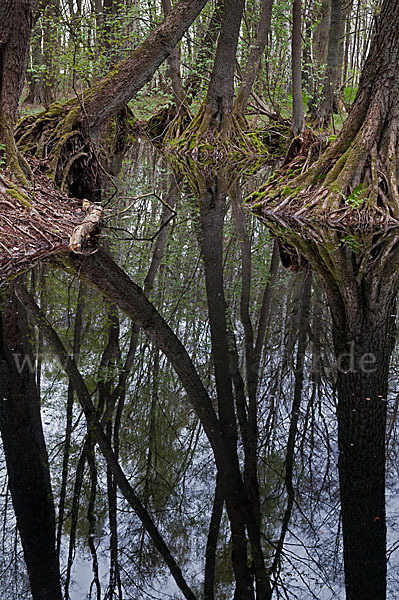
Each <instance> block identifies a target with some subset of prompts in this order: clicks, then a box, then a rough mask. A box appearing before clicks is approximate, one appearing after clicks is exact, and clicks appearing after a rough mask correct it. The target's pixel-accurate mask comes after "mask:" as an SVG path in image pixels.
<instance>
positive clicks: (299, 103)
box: [291, 0, 305, 138]
mask: <svg viewBox="0 0 399 600" xmlns="http://www.w3.org/2000/svg"><path fill="white" fill-rule="evenodd" d="M301 24H302V2H301V0H294V4H293V8H292V123H291V135H292V137H294V138H295V137H297V136H298V135H299V134H300V133H302V131H303V130H304V129H305V115H304V110H303V97H302V36H301Z"/></svg>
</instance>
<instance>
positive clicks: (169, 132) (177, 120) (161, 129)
mask: <svg viewBox="0 0 399 600" xmlns="http://www.w3.org/2000/svg"><path fill="white" fill-rule="evenodd" d="M191 120H192V116H191V113H190V111H189V110H188V108H186V107H185V105H182V106H181V107H180V109H179V111H178V112H176V106H175V105H174V104H173V105H171V106H168V107H166V108H163V109H161V110H160V111H159V112H158V113H157V114H155V115H154V116H153V117H151V118H150V119H149V121H148V122H147V124H146V127H145V131H146V133H147V135H148V136H149V138H150V140H151V141H152V143H153V144H155V145H156V146H161V145H164V144H165V145H168V144H169V143H171V142H173V141H174V140H176V139H179V138H180V136H181V135H182V134H183V132H184V131H185V130H186V128H187V127H188V125H189V124H190V122H191Z"/></svg>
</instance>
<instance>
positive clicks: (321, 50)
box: [308, 0, 331, 117]
mask: <svg viewBox="0 0 399 600" xmlns="http://www.w3.org/2000/svg"><path fill="white" fill-rule="evenodd" d="M315 12H316V14H315V18H316V20H318V24H317V26H316V28H315V30H314V33H313V40H312V71H313V89H312V93H311V95H310V97H309V104H308V106H309V111H310V113H311V115H312V117H314V116H316V111H317V109H318V107H319V104H320V97H319V95H320V94H319V84H320V77H321V72H322V71H324V69H325V65H326V64H327V50H328V34H329V31H330V24H331V0H322V2H321V4H320V6H319V7H318V10H316V11H315Z"/></svg>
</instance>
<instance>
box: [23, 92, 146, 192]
mask: <svg viewBox="0 0 399 600" xmlns="http://www.w3.org/2000/svg"><path fill="white" fill-rule="evenodd" d="M82 111H83V114H84V108H82V107H81V106H80V104H79V102H78V100H77V99H73V100H69V101H68V102H66V103H64V104H61V103H59V102H54V103H53V104H52V105H51V106H50V108H49V109H48V110H44V111H42V112H40V113H39V114H38V115H35V116H28V117H24V118H23V119H21V121H20V122H19V123H18V126H17V128H16V132H15V139H16V141H17V145H18V148H19V150H20V152H21V153H23V154H24V155H26V156H33V157H35V158H37V159H39V160H40V161H41V167H42V170H43V171H46V172H47V173H48V174H49V176H50V177H51V178H52V179H53V180H54V181H55V182H56V184H57V185H59V186H60V187H61V189H64V190H68V191H69V192H70V193H71V194H72V195H73V196H75V197H77V198H85V197H89V198H90V199H91V200H98V199H99V197H100V189H101V179H102V177H103V175H104V172H106V171H107V170H108V169H109V165H110V163H111V162H112V156H113V155H114V154H115V152H117V151H118V150H119V151H120V146H121V145H122V144H124V145H125V146H126V145H127V143H128V141H129V139H130V137H131V136H132V135H133V130H134V126H135V120H134V117H133V115H132V113H131V112H130V111H129V110H128V109H126V110H125V111H122V112H121V113H119V114H118V116H117V117H115V118H114V119H112V120H111V121H110V122H109V123H108V124H107V127H106V128H105V129H104V130H103V131H102V132H101V144H100V145H98V144H95V143H94V141H93V140H91V138H90V134H89V132H88V130H87V128H86V127H85V122H84V119H83V118H82Z"/></svg>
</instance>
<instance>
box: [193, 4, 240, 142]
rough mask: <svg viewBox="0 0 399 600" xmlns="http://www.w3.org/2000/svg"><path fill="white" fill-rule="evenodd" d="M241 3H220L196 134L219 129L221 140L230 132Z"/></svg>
mask: <svg viewBox="0 0 399 600" xmlns="http://www.w3.org/2000/svg"><path fill="white" fill-rule="evenodd" d="M244 4H245V1H244V0H226V1H225V3H224V11H223V21H222V29H221V31H220V35H219V40H218V45H217V48H216V56H215V61H214V64H213V69H212V75H211V80H210V83H209V87H208V92H207V96H206V100H205V109H204V115H203V118H202V122H201V124H200V126H199V132H198V133H199V136H201V135H203V134H206V133H207V132H208V131H212V130H214V131H217V132H221V133H222V140H226V139H227V138H228V137H229V134H230V132H231V128H232V110H233V100H234V71H235V61H236V51H237V45H238V36H239V33H240V26H241V19H242V14H243V10H244Z"/></svg>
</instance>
